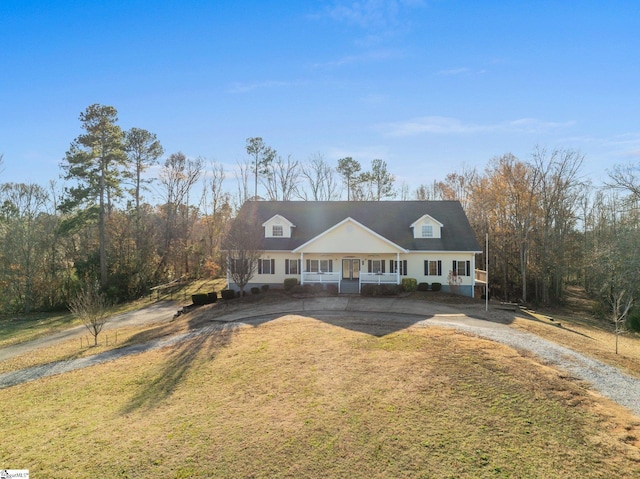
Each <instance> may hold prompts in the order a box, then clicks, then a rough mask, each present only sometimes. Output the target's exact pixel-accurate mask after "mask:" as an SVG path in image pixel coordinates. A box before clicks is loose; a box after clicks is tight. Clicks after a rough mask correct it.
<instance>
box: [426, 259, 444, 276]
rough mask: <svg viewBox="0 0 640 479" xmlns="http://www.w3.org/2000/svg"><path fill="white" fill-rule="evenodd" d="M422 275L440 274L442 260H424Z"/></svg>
mask: <svg viewBox="0 0 640 479" xmlns="http://www.w3.org/2000/svg"><path fill="white" fill-rule="evenodd" d="M424 275H425V276H442V261H441V260H437V261H434V260H428V259H425V260H424Z"/></svg>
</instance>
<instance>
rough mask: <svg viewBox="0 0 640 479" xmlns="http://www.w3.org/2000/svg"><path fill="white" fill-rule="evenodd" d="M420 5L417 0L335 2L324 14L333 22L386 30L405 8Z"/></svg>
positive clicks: (396, 21) (394, 22)
mask: <svg viewBox="0 0 640 479" xmlns="http://www.w3.org/2000/svg"><path fill="white" fill-rule="evenodd" d="M422 5H423V2H422V1H418V0H413V1H410V0H359V1H337V2H334V3H333V4H332V5H330V6H329V7H327V8H326V9H325V10H324V14H325V15H326V16H327V17H329V18H331V19H332V20H334V21H337V22H343V23H347V24H349V25H356V26H359V27H361V28H373V27H375V28H381V27H384V28H386V27H390V26H393V25H397V24H398V23H399V21H400V17H401V15H402V13H403V10H404V9H406V8H407V7H417V6H422Z"/></svg>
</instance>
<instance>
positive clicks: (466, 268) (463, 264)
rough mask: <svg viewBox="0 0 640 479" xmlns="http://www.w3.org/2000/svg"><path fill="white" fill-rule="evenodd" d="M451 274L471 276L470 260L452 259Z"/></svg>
mask: <svg viewBox="0 0 640 479" xmlns="http://www.w3.org/2000/svg"><path fill="white" fill-rule="evenodd" d="M453 274H454V275H456V276H471V261H458V260H455V259H454V260H453Z"/></svg>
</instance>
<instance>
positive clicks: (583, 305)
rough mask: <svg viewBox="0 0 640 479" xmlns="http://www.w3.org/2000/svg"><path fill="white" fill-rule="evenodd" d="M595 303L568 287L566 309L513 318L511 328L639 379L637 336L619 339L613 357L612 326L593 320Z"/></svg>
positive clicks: (639, 352) (555, 309)
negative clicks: (621, 370) (617, 351)
mask: <svg viewBox="0 0 640 479" xmlns="http://www.w3.org/2000/svg"><path fill="white" fill-rule="evenodd" d="M594 309H595V303H594V301H593V300H590V299H588V298H587V297H586V295H585V293H584V291H582V290H581V289H580V288H577V287H570V288H569V289H568V291H567V305H566V306H565V307H561V308H560V307H556V308H553V309H547V310H544V311H541V312H540V314H537V313H536V314H534V317H533V318H530V317H516V318H515V320H514V322H513V323H512V326H514V327H515V328H517V329H521V330H524V331H528V332H531V333H534V334H536V335H538V336H540V337H543V338H545V339H548V340H550V341H553V342H555V343H557V344H561V345H563V346H566V347H568V348H570V349H573V350H574V351H578V352H580V353H583V354H585V355H587V356H591V357H593V358H596V359H599V360H600V361H603V362H605V363H607V364H610V365H612V366H617V367H619V368H621V369H623V370H625V371H626V372H627V373H629V374H631V375H633V376H635V377H637V378H640V335H638V334H637V333H628V334H625V335H621V336H619V338H618V339H619V354H615V341H616V338H615V334H614V333H613V331H612V329H613V328H612V325H611V324H609V323H607V322H605V321H603V320H601V319H597V318H595V317H594V316H593V314H592V312H593V310H594Z"/></svg>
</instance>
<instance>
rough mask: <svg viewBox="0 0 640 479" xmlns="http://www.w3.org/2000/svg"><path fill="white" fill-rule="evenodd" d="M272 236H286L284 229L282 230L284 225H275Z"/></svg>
mask: <svg viewBox="0 0 640 479" xmlns="http://www.w3.org/2000/svg"><path fill="white" fill-rule="evenodd" d="M271 236H284V229H283V228H282V225H273V228H272V230H271Z"/></svg>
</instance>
